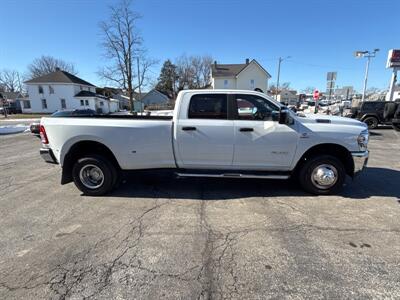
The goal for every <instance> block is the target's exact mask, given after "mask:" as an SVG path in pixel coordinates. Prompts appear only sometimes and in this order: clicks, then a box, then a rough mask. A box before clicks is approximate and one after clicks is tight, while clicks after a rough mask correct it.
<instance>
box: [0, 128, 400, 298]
mask: <svg viewBox="0 0 400 300" xmlns="http://www.w3.org/2000/svg"><path fill="white" fill-rule="evenodd" d="M39 146H40V140H39V139H38V138H37V137H35V136H32V135H30V134H19V135H8V136H0V205H1V209H0V298H1V299H22V298H24V299H43V298H45V299H82V298H93V299H115V298H117V299H222V298H227V299H265V298H274V299H282V298H288V299H310V298H313V299H315V298H317V299H318V298H319V299H321V298H335V299H337V298H341V299H370V298H381V299H382V298H392V299H394V298H397V299H398V298H400V155H399V153H400V133H397V132H395V131H394V130H392V129H380V130H376V131H374V132H372V136H371V142H370V150H371V156H370V161H369V168H368V169H367V170H366V171H365V172H364V173H363V174H362V175H360V176H359V177H358V178H356V179H355V180H354V182H352V181H351V180H348V182H347V184H346V186H345V188H344V190H343V192H342V193H341V194H340V195H338V196H323V197H316V196H310V195H308V194H305V193H304V192H302V191H301V190H300V189H299V188H298V187H297V186H295V185H293V183H292V182H291V181H263V180H240V179H237V180H233V179H231V180H210V179H175V178H172V177H169V176H165V175H162V174H152V175H149V176H141V177H132V178H131V179H130V180H128V181H127V182H126V183H125V184H123V185H122V186H121V187H120V188H119V189H118V190H116V191H115V192H114V193H113V194H111V195H110V196H107V197H99V198H94V197H85V196H81V194H80V192H79V191H78V190H77V189H76V188H75V186H74V184H68V185H64V186H61V185H60V184H59V181H60V168H59V166H55V165H51V164H46V163H45V162H44V161H42V159H41V158H40V157H39V155H38V148H39Z"/></svg>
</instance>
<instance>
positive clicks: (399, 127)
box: [392, 123, 400, 131]
mask: <svg viewBox="0 0 400 300" xmlns="http://www.w3.org/2000/svg"><path fill="white" fill-rule="evenodd" d="M392 127H393V129H394V130H396V131H400V123H393V124H392Z"/></svg>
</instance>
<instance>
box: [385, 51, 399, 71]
mask: <svg viewBox="0 0 400 300" xmlns="http://www.w3.org/2000/svg"><path fill="white" fill-rule="evenodd" d="M397 67H400V49H391V50H389V55H388V60H387V63H386V68H397Z"/></svg>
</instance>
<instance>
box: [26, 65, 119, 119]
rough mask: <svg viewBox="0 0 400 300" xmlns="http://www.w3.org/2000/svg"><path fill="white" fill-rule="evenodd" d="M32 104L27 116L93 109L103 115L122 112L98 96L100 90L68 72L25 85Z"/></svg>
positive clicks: (48, 76)
mask: <svg viewBox="0 0 400 300" xmlns="http://www.w3.org/2000/svg"><path fill="white" fill-rule="evenodd" d="M25 84H26V85H27V90H28V95H29V100H25V101H24V102H23V103H22V111H23V112H27V113H31V112H32V113H53V112H55V111H57V110H62V109H93V110H95V111H97V112H100V113H109V112H115V111H118V102H117V101H110V99H109V98H107V97H105V96H102V95H99V94H96V87H95V86H94V85H93V84H91V83H89V82H87V81H85V80H83V79H81V78H78V77H76V76H75V75H72V74H70V73H68V72H65V71H61V70H57V71H55V72H52V73H49V74H47V75H44V76H40V77H37V78H33V79H31V80H28V81H26V82H25Z"/></svg>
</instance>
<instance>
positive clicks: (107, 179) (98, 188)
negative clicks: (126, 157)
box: [72, 155, 118, 196]
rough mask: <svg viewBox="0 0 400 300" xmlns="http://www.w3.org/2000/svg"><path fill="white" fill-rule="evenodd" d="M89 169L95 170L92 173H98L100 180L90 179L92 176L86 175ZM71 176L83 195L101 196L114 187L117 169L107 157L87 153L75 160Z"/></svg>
mask: <svg viewBox="0 0 400 300" xmlns="http://www.w3.org/2000/svg"><path fill="white" fill-rule="evenodd" d="M90 170H94V171H96V172H95V173H94V174H96V175H98V177H99V178H101V180H98V181H97V182H95V180H92V176H91V175H88V173H89V174H90V173H91V172H90ZM99 170H100V171H101V172H100V171H99ZM81 172H82V173H81ZM85 174H86V175H85ZM72 178H73V179H74V183H75V185H76V187H77V188H78V189H79V190H80V191H82V192H83V193H84V194H85V195H88V196H101V195H105V194H107V193H108V192H110V191H111V190H112V189H113V188H114V186H115V185H116V183H117V181H118V171H117V169H116V168H115V166H114V165H113V164H112V163H111V162H110V161H109V160H108V159H107V158H105V157H103V156H100V155H88V156H86V157H83V158H80V159H78V160H77V161H76V162H75V164H74V166H73V168H72ZM90 186H91V187H90Z"/></svg>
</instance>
